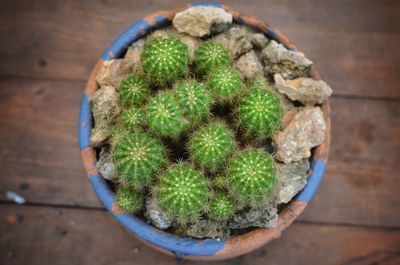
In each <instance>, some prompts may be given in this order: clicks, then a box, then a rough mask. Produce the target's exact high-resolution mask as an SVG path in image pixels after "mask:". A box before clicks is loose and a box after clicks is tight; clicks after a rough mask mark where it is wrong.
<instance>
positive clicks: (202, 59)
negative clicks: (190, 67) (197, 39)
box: [194, 41, 232, 74]
mask: <svg viewBox="0 0 400 265" xmlns="http://www.w3.org/2000/svg"><path fill="white" fill-rule="evenodd" d="M194 62H195V64H196V68H197V69H198V70H199V72H200V73H203V74H204V73H209V72H210V71H211V70H213V69H214V68H217V67H220V66H228V65H229V64H230V63H231V62H232V58H231V55H230V54H229V52H228V51H227V50H226V49H225V48H224V46H222V44H220V43H217V42H213V41H207V42H204V43H202V44H201V45H200V46H199V47H198V48H197V49H196V51H195V53H194Z"/></svg>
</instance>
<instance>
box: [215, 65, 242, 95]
mask: <svg viewBox="0 0 400 265" xmlns="http://www.w3.org/2000/svg"><path fill="white" fill-rule="evenodd" d="M208 85H209V88H210V90H211V92H212V93H213V95H214V96H215V97H216V99H217V100H218V101H220V102H231V101H233V99H234V98H235V97H236V96H237V95H238V94H239V92H240V90H241V87H242V80H241V78H240V75H239V73H238V72H237V71H236V70H234V69H232V68H230V67H219V68H216V69H213V71H211V73H210V74H209V76H208Z"/></svg>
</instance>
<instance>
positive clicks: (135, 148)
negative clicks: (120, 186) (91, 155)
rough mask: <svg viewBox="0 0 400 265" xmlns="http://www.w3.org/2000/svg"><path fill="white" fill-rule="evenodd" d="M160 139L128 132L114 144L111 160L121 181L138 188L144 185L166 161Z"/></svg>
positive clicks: (165, 154)
mask: <svg viewBox="0 0 400 265" xmlns="http://www.w3.org/2000/svg"><path fill="white" fill-rule="evenodd" d="M166 160H167V152H166V150H165V148H164V147H163V146H162V144H161V142H160V140H158V139H156V138H153V137H152V136H150V135H149V134H147V133H143V132H134V133H128V134H126V135H125V136H123V137H122V139H120V140H119V142H118V143H117V144H116V146H115V149H114V153H113V161H114V164H115V167H116V171H117V173H118V175H119V176H120V179H121V181H122V182H124V183H126V184H128V185H131V186H133V187H135V188H136V189H138V190H141V189H143V188H144V187H146V186H147V185H148V184H149V183H150V182H151V181H152V180H153V178H154V176H155V174H156V173H157V172H158V171H159V170H160V169H161V167H162V166H163V165H164V164H165V163H166Z"/></svg>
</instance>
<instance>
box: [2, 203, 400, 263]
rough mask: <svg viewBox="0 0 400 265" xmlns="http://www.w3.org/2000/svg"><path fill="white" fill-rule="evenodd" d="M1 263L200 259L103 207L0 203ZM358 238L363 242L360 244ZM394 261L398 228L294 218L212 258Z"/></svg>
mask: <svg viewBox="0 0 400 265" xmlns="http://www.w3.org/2000/svg"><path fill="white" fill-rule="evenodd" d="M0 233H1V235H2V236H1V238H0V258H1V260H2V264H4V265H11V264H30V265H35V264H40V265H46V264H60V265H62V264H121V265H122V264H155V265H156V264H165V265H168V264H204V263H200V262H188V261H178V260H176V259H173V258H169V257H166V256H164V255H163V254H160V253H158V252H156V251H154V250H152V249H150V248H149V247H147V246H145V245H144V244H143V243H140V242H139V241H137V240H136V239H134V238H133V237H132V236H131V235H129V233H128V232H127V231H126V230H124V229H123V228H122V227H121V226H120V225H119V224H118V223H117V222H116V221H115V220H113V218H112V217H111V215H109V214H108V213H106V212H103V211H83V210H76V209H61V208H59V209H57V208H47V207H30V206H12V205H4V204H3V205H0ZM360 242H362V244H360ZM266 261H268V264H372V263H373V262H375V263H374V264H387V265H388V264H398V262H400V231H399V230H384V229H365V228H355V227H340V226H326V225H309V224H301V223H295V224H293V225H291V226H290V227H289V228H288V229H287V230H286V231H285V232H284V233H283V235H282V237H281V238H280V239H278V240H275V241H273V242H272V243H271V244H269V245H267V246H264V247H262V248H261V249H259V250H257V251H255V252H253V253H251V254H248V255H245V256H243V257H239V258H236V259H233V260H229V261H220V262H216V263H213V264H216V265H223V264H255V265H257V264H265V262H266Z"/></svg>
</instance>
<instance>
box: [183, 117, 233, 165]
mask: <svg viewBox="0 0 400 265" xmlns="http://www.w3.org/2000/svg"><path fill="white" fill-rule="evenodd" d="M234 147H235V140H234V134H233V132H232V131H231V130H230V129H229V128H228V127H227V126H226V125H225V124H224V123H223V122H220V121H214V122H211V123H210V124H208V125H207V126H205V127H202V128H200V129H198V130H197V131H195V132H194V133H193V135H192V137H190V140H189V148H188V149H189V154H190V156H191V157H192V159H193V160H194V161H195V162H196V163H197V164H199V165H200V166H201V167H203V168H204V169H207V170H209V171H211V172H213V171H216V170H218V169H219V168H220V167H221V166H223V164H224V162H226V160H227V158H228V157H229V155H230V154H231V153H232V151H233V149H234Z"/></svg>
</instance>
